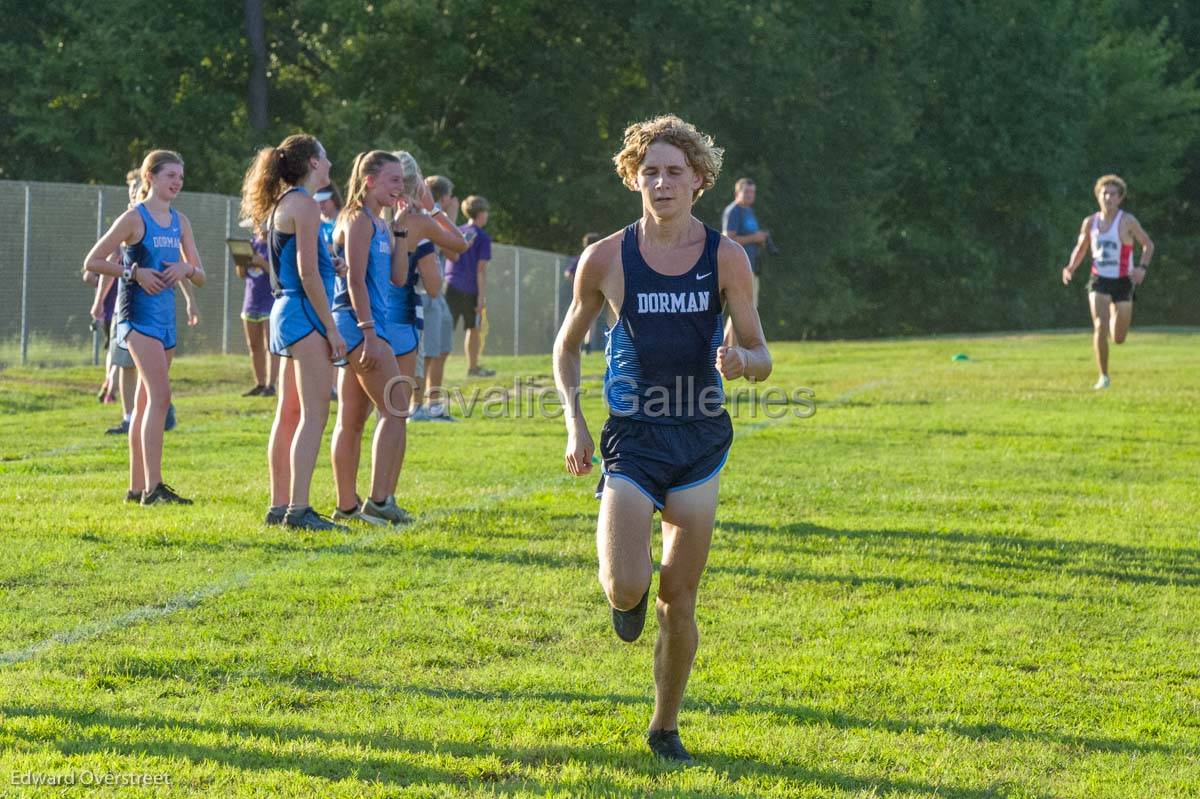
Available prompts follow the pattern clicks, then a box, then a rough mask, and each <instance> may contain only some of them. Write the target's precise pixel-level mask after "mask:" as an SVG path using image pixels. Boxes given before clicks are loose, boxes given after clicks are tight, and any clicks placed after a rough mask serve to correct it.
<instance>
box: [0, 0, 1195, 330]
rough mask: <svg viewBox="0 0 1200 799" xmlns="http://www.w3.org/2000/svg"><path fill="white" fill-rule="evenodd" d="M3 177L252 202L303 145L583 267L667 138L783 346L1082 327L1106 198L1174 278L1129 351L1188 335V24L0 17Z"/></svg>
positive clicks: (1191, 180)
mask: <svg viewBox="0 0 1200 799" xmlns="http://www.w3.org/2000/svg"><path fill="white" fill-rule="evenodd" d="M0 2H2V3H3V5H4V6H5V9H4V11H5V13H4V18H5V19H6V20H7V29H6V31H5V32H4V33H3V34H0V37H2V38H0V73H2V74H4V75H5V76H6V80H5V81H3V83H2V84H0V177H3V178H6V179H18V180H62V181H89V182H105V183H113V182H120V180H121V179H122V177H123V175H124V173H125V171H126V170H127V169H129V168H130V167H131V166H133V165H135V164H136V162H137V161H138V159H139V158H140V156H141V155H142V154H143V153H144V151H145V150H147V149H149V148H151V147H159V146H162V147H170V148H173V149H177V150H179V151H180V152H181V153H183V155H184V157H185V159H186V160H187V187H188V188H190V189H193V190H198V191H214V192H223V193H236V192H237V190H238V187H239V186H240V183H241V176H242V173H243V172H244V170H245V168H246V166H247V164H248V163H249V159H250V156H251V154H252V153H253V151H254V150H255V149H256V148H257V147H258V146H261V145H262V144H265V143H274V142H277V141H278V140H280V139H281V138H282V137H283V136H284V135H286V134H288V133H291V132H294V131H297V130H304V131H309V132H312V133H314V134H316V135H317V136H318V137H319V138H320V139H321V140H322V142H323V143H324V144H325V146H326V149H327V150H328V151H329V153H330V157H331V158H332V159H333V161H334V164H335V167H334V174H335V176H336V177H339V178H341V179H344V178H345V177H346V175H347V173H348V169H349V165H350V162H351V160H352V158H353V156H354V155H355V153H357V152H358V151H359V150H362V149H368V148H373V147H384V148H388V149H397V148H404V149H408V150H410V151H412V152H413V153H414V154H416V155H417V156H418V158H419V159H420V160H421V162H422V164H423V166H424V168H425V170H426V172H427V173H435V172H436V173H442V174H446V175H449V176H451V177H452V178H453V179H454V180H455V181H456V183H457V184H458V186H459V187H460V189H462V190H463V191H465V192H469V193H477V194H482V195H485V196H487V197H488V198H489V199H490V200H491V201H492V203H493V209H494V211H493V215H492V220H493V221H492V227H493V231H494V234H495V235H496V236H497V237H498V238H499V239H500V240H502V241H509V242H513V243H520V244H524V245H528V246H535V247H542V248H548V249H554V250H558V251H561V252H570V251H574V250H576V249H578V242H579V239H580V237H581V236H582V234H583V233H585V232H587V231H589V230H597V231H605V232H607V231H610V230H613V229H616V228H617V227H619V226H621V225H623V224H626V223H627V222H628V221H630V220H631V219H633V218H635V217H636V216H637V214H638V212H639V206H638V200H637V197H636V196H635V195H633V194H631V193H629V192H628V191H626V190H625V189H624V188H623V187H622V186H621V184H620V182H619V181H618V179H617V178H616V176H615V174H614V173H613V168H612V162H611V156H612V154H613V153H614V152H615V151H616V150H617V149H618V148H619V143H620V138H621V133H622V130H623V129H624V127H625V126H626V125H627V124H628V123H629V122H631V121H634V120H637V119H641V118H644V117H647V116H651V115H654V114H658V113H662V112H665V111H671V112H674V113H678V114H679V115H681V116H683V117H684V118H686V119H689V120H691V121H693V122H694V123H696V125H697V126H698V127H700V128H701V129H702V130H706V131H708V132H710V133H712V134H713V136H714V137H715V138H716V139H717V142H718V144H720V145H721V146H723V147H725V149H726V159H725V170H724V172H723V174H722V176H721V180H720V181H719V182H718V184H717V186H716V187H715V188H714V189H713V190H711V191H710V192H708V193H707V194H705V196H704V197H702V198H701V200H700V202H699V204H698V208H697V213H698V215H699V216H700V217H701V218H703V219H704V220H705V221H707V222H708V223H709V224H712V225H714V226H719V220H720V214H721V209H722V208H723V207H724V205H725V204H727V203H728V202H729V201H730V200H731V199H732V194H733V183H734V181H735V180H736V179H737V178H739V177H743V176H750V177H752V178H753V179H754V180H755V181H756V183H757V186H758V203H757V205H756V211H757V212H758V216H759V219H760V222H761V223H762V224H763V226H764V227H767V228H769V229H770V230H771V231H772V232H773V235H774V238H775V241H776V242H777V243H778V245H779V247H780V249H781V253H780V254H779V255H778V256H775V257H771V258H768V259H767V260H766V261H765V262H764V264H763V267H764V269H763V271H764V276H763V281H764V299H763V307H762V313H763V321H764V325H765V327H766V329H767V332H768V335H769V336H772V337H777V338H779V337H783V338H798V337H808V336H813V337H833V336H876V335H896V334H919V333H935V332H956V331H973V330H997V329H1030V328H1041V327H1052V326H1060V325H1064V324H1069V325H1076V326H1077V325H1079V324H1081V323H1084V321H1085V319H1086V315H1085V310H1084V298H1083V288H1082V284H1083V282H1084V281H1083V280H1082V276H1080V279H1078V280H1077V283H1078V285H1075V286H1073V287H1072V288H1070V289H1066V288H1063V287H1062V286H1061V284H1060V283H1059V282H1058V272H1059V270H1060V269H1061V267H1062V265H1063V264H1064V263H1065V260H1066V258H1067V255H1068V253H1069V251H1070V248H1071V246H1072V245H1073V243H1074V239H1075V236H1076V233H1077V231H1078V227H1079V222H1080V220H1081V219H1082V218H1083V217H1084V215H1086V214H1087V213H1089V212H1090V211H1092V210H1095V207H1094V201H1093V199H1092V197H1091V188H1092V184H1093V182H1094V181H1095V179H1096V178H1097V177H1098V176H1099V175H1101V174H1104V173H1108V172H1117V173H1119V174H1121V175H1122V176H1123V177H1124V178H1125V179H1126V180H1127V181H1128V183H1129V186H1130V194H1129V197H1128V198H1127V199H1126V207H1127V208H1128V209H1129V210H1130V211H1132V212H1133V213H1134V214H1136V215H1137V216H1138V218H1139V219H1140V220H1141V221H1142V222H1143V225H1144V226H1145V227H1146V229H1147V231H1148V232H1149V233H1150V235H1151V236H1152V237H1153V238H1154V239H1155V242H1156V244H1157V246H1158V255H1157V256H1156V258H1155V262H1154V264H1153V265H1152V269H1151V272H1150V278H1149V280H1148V282H1147V284H1146V287H1145V289H1144V290H1143V291H1141V292H1140V293H1139V298H1138V299H1139V305H1138V320H1139V322H1141V323H1159V324H1198V323H1200V274H1198V272H1200V270H1198V269H1197V267H1198V266H1200V234H1198V233H1197V230H1198V224H1197V223H1198V222H1200V219H1198V218H1197V209H1196V202H1195V200H1196V199H1197V196H1198V195H1197V193H1198V191H1200V165H1198V159H1197V156H1200V89H1198V88H1197V85H1196V73H1197V69H1198V68H1200V7H1198V6H1196V5H1195V4H1193V3H1189V2H1185V1H1184V0H1140V1H1135V0H1000V1H999V2H985V1H984V0H964V2H959V3H919V2H918V3H913V2H898V1H897V0H890V1H888V0H826V2H822V3H816V2H811V1H810V0H799V1H797V2H784V1H783V0H764V1H763V2H734V1H733V0H640V1H638V2H635V1H634V0H611V2H607V3H590V4H575V3H558V2H549V1H548V0H505V1H504V2H498V1H497V0H491V1H485V0H423V1H421V2H418V1H417V0H368V1H367V2H363V1H362V0H355V1H354V2H352V1H351V0H320V1H319V2H318V1H317V0H279V2H269V1H267V2H264V0H244V2H243V3H241V4H232V3H224V4H216V3H194V2H190V1H189V0H158V2H155V3H150V4H147V3H143V2H135V0H105V2H100V3H90V4H85V3H73V2H67V0H44V1H43V2H41V3H38V4H33V5H26V4H20V5H19V6H18V4H17V3H16V2H15V0H0Z"/></svg>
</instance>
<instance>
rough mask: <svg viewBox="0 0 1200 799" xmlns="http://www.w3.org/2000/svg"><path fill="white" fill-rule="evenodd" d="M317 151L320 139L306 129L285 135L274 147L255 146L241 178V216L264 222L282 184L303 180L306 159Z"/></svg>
mask: <svg viewBox="0 0 1200 799" xmlns="http://www.w3.org/2000/svg"><path fill="white" fill-rule="evenodd" d="M320 154H321V144H320V142H318V141H317V140H316V138H314V137H313V136H310V135H308V134H307V133H297V134H294V135H292V136H288V137H287V138H286V139H284V140H283V141H282V142H281V143H280V145H279V146H278V147H264V148H262V149H261V150H259V151H258V154H257V155H255V156H254V161H253V162H251V164H250V168H249V169H248V170H246V177H245V178H243V180H242V216H243V217H244V218H246V219H252V220H254V221H255V222H257V223H258V224H260V225H265V224H266V222H267V217H268V216H270V214H271V210H272V209H273V208H274V207H275V203H276V201H278V200H279V196H280V194H282V193H283V187H284V186H297V185H299V184H300V183H303V182H304V178H305V177H307V176H308V171H309V164H308V162H309V159H311V158H315V157H317V156H319V155H320Z"/></svg>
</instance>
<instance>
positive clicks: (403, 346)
mask: <svg viewBox="0 0 1200 799" xmlns="http://www.w3.org/2000/svg"><path fill="white" fill-rule="evenodd" d="M387 340H388V341H389V342H390V343H391V345H392V355H396V356H400V355H408V354H409V353H410V352H412V351H413V350H415V349H416V348H417V344H419V343H420V341H421V332H420V331H419V330H418V329H417V326H416V325H405V324H401V323H400V322H393V323H392V324H390V325H388V327H387Z"/></svg>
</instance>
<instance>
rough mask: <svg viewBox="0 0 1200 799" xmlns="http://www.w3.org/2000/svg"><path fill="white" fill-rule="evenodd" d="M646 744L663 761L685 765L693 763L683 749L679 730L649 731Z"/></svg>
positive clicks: (693, 760)
mask: <svg viewBox="0 0 1200 799" xmlns="http://www.w3.org/2000/svg"><path fill="white" fill-rule="evenodd" d="M646 743H648V744H650V751H651V752H653V753H654V755H655V756H656V757H659V758H662V759H663V760H670V761H672V762H675V763H685V764H691V763H694V762H695V759H694V758H693V757H692V756H691V754H690V753H689V752H688V750H686V749H684V748H683V741H681V740H679V730H650V732H649V733H648V734H647V735H646Z"/></svg>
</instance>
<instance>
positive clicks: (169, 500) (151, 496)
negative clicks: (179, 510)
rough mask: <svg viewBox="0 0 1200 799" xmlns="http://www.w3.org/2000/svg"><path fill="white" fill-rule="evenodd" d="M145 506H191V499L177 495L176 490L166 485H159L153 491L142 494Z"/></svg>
mask: <svg viewBox="0 0 1200 799" xmlns="http://www.w3.org/2000/svg"><path fill="white" fill-rule="evenodd" d="M142 504H143V505H158V504H163V505H191V504H192V501H191V500H190V499H184V498H183V497H181V496H179V495H178V494H176V493H175V489H173V488H171V487H170V486H169V485H167V484H166V483H159V484H158V485H157V486H155V488H154V490H153V491H147V492H146V493H144V494H142Z"/></svg>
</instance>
